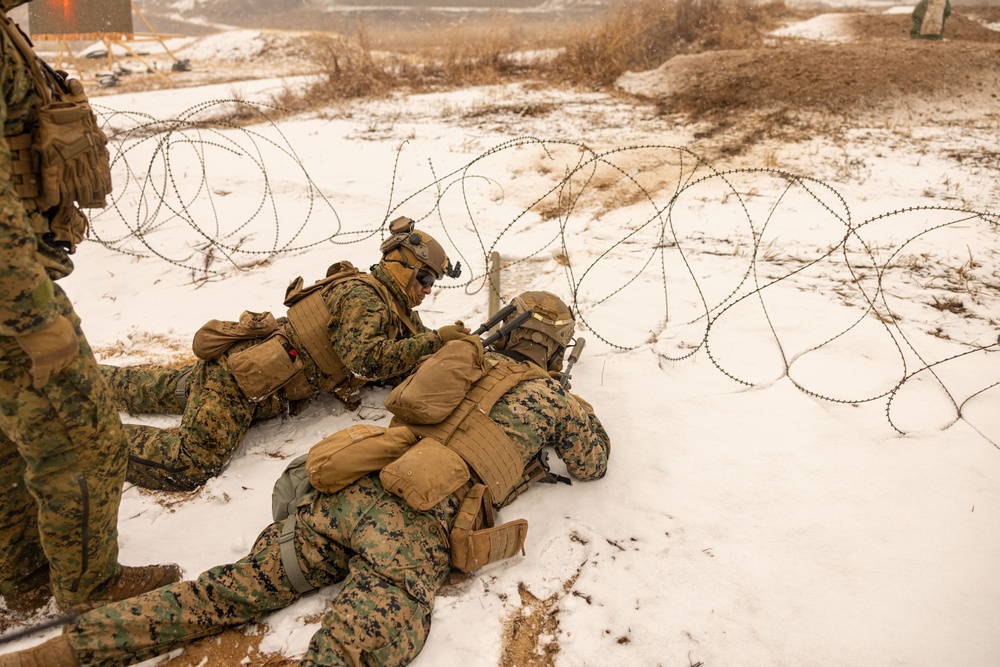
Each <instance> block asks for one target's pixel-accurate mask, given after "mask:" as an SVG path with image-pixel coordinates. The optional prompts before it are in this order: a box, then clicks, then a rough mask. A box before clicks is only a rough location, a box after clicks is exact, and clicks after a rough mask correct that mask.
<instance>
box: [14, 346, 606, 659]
mask: <svg viewBox="0 0 1000 667" xmlns="http://www.w3.org/2000/svg"><path fill="white" fill-rule="evenodd" d="M463 344H464V343H463V342H452V343H449V345H448V346H454V345H463ZM506 345H508V346H509V347H507V349H505V350H504V351H503V352H501V353H495V352H487V353H486V358H487V359H488V361H489V363H490V364H496V365H501V366H502V365H508V366H511V365H515V364H516V362H517V360H523V359H526V358H533V359H537V360H540V361H541V362H542V363H545V359H547V358H551V355H550V354H548V353H544V354H541V355H538V354H531V350H530V348H531V347H532V344H531V343H524V342H523V341H522V342H521V343H518V342H514V343H512V342H511V341H510V340H508V341H506ZM448 346H446V348H445V349H447V347H448ZM536 347H537V346H536ZM525 352H528V355H527V356H525V355H524V353H525ZM558 358H559V359H561V354H560V356H559V357H558ZM431 359H432V360H433V359H435V357H431ZM432 367H433V364H432V363H431V362H426V363H425V365H424V366H421V367H420V369H418V370H417V371H416V374H415V376H414V377H417V376H419V374H420V373H421V369H423V368H432ZM535 370H536V371H537V372H534V373H532V374H531V377H532V379H527V380H524V381H522V382H519V383H518V384H516V385H515V386H513V388H511V389H510V390H509V391H507V392H506V393H504V394H503V395H502V396H501V397H500V398H499V400H497V401H496V402H495V404H494V406H493V408H492V409H491V410H490V411H489V419H490V420H491V422H492V423H493V424H495V425H496V426H497V427H499V429H501V430H502V431H503V433H504V434H505V435H506V436H507V437H508V438H509V440H510V443H511V444H512V446H513V447H514V448H515V449H516V451H517V452H518V454H519V456H520V459H521V462H522V465H523V466H527V465H528V464H529V462H530V461H532V460H534V459H535V458H536V456H537V455H538V454H539V453H540V452H541V451H542V448H543V447H546V446H551V447H552V448H553V449H554V450H555V452H556V454H557V455H558V456H559V458H560V459H562V460H563V461H564V462H565V464H566V468H567V470H568V472H569V473H570V474H571V475H572V476H573V477H575V478H577V479H580V480H593V479H599V478H601V477H603V476H604V474H605V472H606V470H607V464H608V457H609V455H610V450H611V443H610V439H609V438H608V434H607V433H606V431H605V430H604V428H603V426H602V425H601V422H600V421H599V420H598V418H597V417H596V415H595V414H594V412H593V408H592V407H591V406H590V405H589V404H588V403H586V401H583V400H582V399H579V398H577V397H575V396H574V395H572V394H570V393H569V392H568V390H567V389H566V388H564V387H563V386H562V385H561V384H560V383H559V382H558V381H556V380H554V379H552V378H550V377H549V376H548V375H547V374H546V373H545V372H544V371H542V369H541V368H539V367H537V366H536V367H535ZM474 479H475V478H474ZM459 506H460V498H459V497H458V495H457V494H452V495H449V496H447V497H446V498H445V499H444V500H442V501H441V502H440V503H438V504H437V505H435V506H433V507H432V508H431V509H429V510H427V511H417V510H415V509H413V508H412V507H410V505H408V504H407V503H406V502H404V501H403V500H402V499H401V498H399V497H398V496H396V495H394V494H392V493H390V492H388V491H387V490H386V488H385V487H384V486H383V484H382V482H381V481H380V479H379V476H378V475H377V474H376V473H371V474H369V475H366V476H363V477H361V478H360V479H358V480H357V481H355V482H354V483H352V484H350V485H348V486H347V487H346V488H344V489H343V490H341V491H337V492H335V493H320V492H316V491H313V492H311V493H309V494H306V495H305V496H304V497H303V498H302V500H301V501H300V502H299V504H298V506H297V511H296V513H295V520H296V524H295V526H296V528H295V531H294V538H293V539H294V547H295V551H294V554H295V562H296V567H297V569H298V570H300V572H301V574H303V575H304V577H305V579H306V581H307V583H308V585H309V586H312V587H316V588H318V587H321V586H326V585H330V584H334V583H337V582H341V581H343V582H344V584H343V588H342V590H341V591H340V592H339V593H338V594H337V596H336V598H334V600H333V601H332V603H331V606H330V608H329V609H328V610H327V612H326V614H325V615H324V616H323V619H322V624H321V628H320V629H319V630H318V631H317V632H316V633H315V634H314V635H313V637H312V639H311V641H310V643H309V648H308V650H307V652H306V654H305V656H304V657H303V658H302V660H301V661H300V663H299V665H301V666H310V667H312V666H314V665H324V666H333V665H405V664H408V663H409V662H411V661H412V660H413V659H414V658H415V657H416V656H417V654H418V653H419V652H420V650H421V649H422V647H423V645H424V643H425V641H426V639H427V635H428V633H429V631H430V625H431V615H432V611H433V607H434V598H435V594H436V592H437V590H438V589H439V588H440V587H441V586H442V585H443V584H444V583H445V581H446V579H447V577H448V574H449V571H450V564H451V555H450V545H449V541H448V539H447V537H446V531H447V530H448V529H449V528H450V527H451V526H452V525H453V523H454V521H455V517H456V514H457V512H458V509H459ZM281 531H282V524H281V523H273V524H271V525H270V526H269V527H268V528H267V529H265V530H264V532H263V533H262V534H261V535H260V537H258V538H257V541H256V543H255V544H254V547H253V549H252V551H251V553H250V554H249V555H248V556H247V557H245V558H243V559H242V560H240V561H238V562H236V563H233V564H231V565H223V566H220V567H215V568H212V569H211V570H208V571H207V572H205V573H203V574H202V575H201V576H199V577H198V578H197V579H196V580H194V581H190V582H181V583H177V584H173V585H171V586H168V587H165V588H162V589H160V590H158V591H154V592H151V593H147V594H145V595H142V596H139V597H137V598H135V599H133V600H130V601H124V602H120V603H115V604H111V605H107V606H105V607H102V608H100V609H96V610H94V611H91V612H89V613H86V614H84V615H82V616H80V617H79V618H77V619H76V620H75V621H74V622H73V623H72V624H71V625H69V626H68V627H67V628H66V629H65V631H64V633H63V634H62V635H60V636H59V637H57V638H55V639H52V640H49V641H48V642H46V643H45V644H42V645H40V646H38V647H36V648H34V649H29V650H28V651H23V652H21V653H18V654H12V655H10V656H0V667H8V666H10V667H13V665H18V666H19V667H23V666H30V665H42V664H44V665H46V667H75V666H77V665H80V664H83V665H88V666H93V667H98V666H110V665H129V664H134V663H136V662H139V661H142V660H146V659H148V658H151V657H153V656H156V655H161V654H163V653H166V652H167V651H170V650H171V649H173V648H176V647H178V646H181V645H183V644H185V643H188V642H190V641H192V640H194V639H197V638H200V637H205V636H209V635H212V634H216V633H218V632H220V631H221V630H222V629H224V628H225V627H228V626H233V625H238V624H241V623H244V622H248V621H254V620H257V619H260V618H262V617H263V616H265V615H266V614H268V613H270V612H273V611H275V610H277V609H280V608H283V607H286V606H287V605H289V604H291V603H292V602H294V601H295V600H297V599H298V598H299V597H300V593H298V592H296V589H295V587H294V585H293V584H292V582H291V580H290V579H289V576H288V574H287V572H286V569H285V567H284V566H283V564H282V556H281V553H280V545H279V539H280V538H279V536H280V534H281ZM5 659H7V660H8V662H4V660H5ZM18 661H20V662H18Z"/></svg>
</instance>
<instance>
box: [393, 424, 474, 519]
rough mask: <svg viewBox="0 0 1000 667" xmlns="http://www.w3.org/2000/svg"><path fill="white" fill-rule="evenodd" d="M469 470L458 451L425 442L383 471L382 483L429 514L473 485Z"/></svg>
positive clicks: (407, 501)
mask: <svg viewBox="0 0 1000 667" xmlns="http://www.w3.org/2000/svg"><path fill="white" fill-rule="evenodd" d="M469 478H470V475H469V466H467V465H466V464H465V461H463V460H462V457H461V456H459V455H458V453H457V452H455V451H454V450H451V449H448V448H447V447H445V446H444V445H442V444H441V443H440V442H438V441H437V440H434V439H432V438H424V439H422V440H420V441H419V442H418V443H417V444H415V445H413V446H412V447H410V448H409V449H408V450H407V451H406V452H405V453H404V454H403V455H402V456H400V457H399V458H398V459H396V460H395V461H393V462H392V463H390V464H389V465H387V466H385V467H384V468H382V472H381V473H380V474H379V479H380V480H381V481H382V486H383V487H385V490H386V491H389V492H390V493H394V494H396V495H397V496H399V497H400V498H402V499H403V500H405V501H406V504H407V505H409V506H410V507H412V508H413V509H415V510H417V511H418V512H426V511H427V510H429V509H431V508H432V507H434V506H435V505H437V504H438V503H439V502H441V501H442V500H444V499H445V498H447V497H448V496H450V495H451V494H452V493H454V492H455V491H457V490H458V489H459V488H461V486H462V485H463V484H465V483H466V482H468V481H469Z"/></svg>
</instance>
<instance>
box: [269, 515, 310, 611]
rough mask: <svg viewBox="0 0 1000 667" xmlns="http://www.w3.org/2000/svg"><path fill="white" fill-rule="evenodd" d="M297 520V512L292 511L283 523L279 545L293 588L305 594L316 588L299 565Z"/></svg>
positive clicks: (282, 562)
mask: <svg viewBox="0 0 1000 667" xmlns="http://www.w3.org/2000/svg"><path fill="white" fill-rule="evenodd" d="M296 521H297V519H296V515H295V512H292V513H291V514H289V515H288V518H286V519H285V521H284V523H282V524H281V537H279V538H278V545H279V548H280V549H281V566H282V567H283V568H285V576H287V577H288V581H290V582H291V583H292V588H294V589H295V590H296V591H297V592H299V593H303V594H305V593H308V592H309V591H313V590H316V588H315V587H314V586H313V585H312V584H310V583H309V581H308V580H307V579H306V575H305V573H304V572H302V568H301V567H300V566H299V559H298V557H297V556H296V555H295V524H296Z"/></svg>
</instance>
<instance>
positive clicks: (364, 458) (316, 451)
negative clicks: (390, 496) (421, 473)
mask: <svg viewBox="0 0 1000 667" xmlns="http://www.w3.org/2000/svg"><path fill="white" fill-rule="evenodd" d="M416 441H417V438H416V436H414V435H413V434H412V433H411V432H410V430H409V429H408V428H406V427H405V426H396V427H393V428H385V427H382V426H375V425H373V424H354V425H353V426H349V427H347V428H345V429H341V430H339V431H337V432H336V433H334V434H333V435H330V436H327V437H326V438H324V439H323V440H321V441H320V442H318V443H316V444H315V445H313V447H312V449H310V450H309V457H308V460H307V462H306V473H307V474H308V476H309V481H310V482H311V483H312V485H313V486H314V487H315V488H317V489H319V490H320V491H322V492H323V493H336V492H337V491H340V490H341V489H343V488H344V487H346V486H347V485H348V484H351V483H353V482H355V481H357V480H358V479H361V478H362V477H364V476H365V475H367V474H368V473H370V472H374V471H376V470H381V469H382V468H384V467H385V466H387V465H389V464H390V463H392V462H393V461H395V460H396V459H398V458H399V457H400V456H402V455H403V454H404V453H406V451H407V450H408V449H409V448H410V446H411V445H413V443H415V442H416Z"/></svg>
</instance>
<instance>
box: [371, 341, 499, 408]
mask: <svg viewBox="0 0 1000 667" xmlns="http://www.w3.org/2000/svg"><path fill="white" fill-rule="evenodd" d="M489 369H490V366H489V362H487V361H484V360H483V357H482V352H481V351H480V350H478V349H477V348H476V347H475V346H473V345H470V344H469V343H466V342H464V341H451V342H449V343H447V344H446V345H445V346H444V347H442V348H441V349H440V350H438V351H437V352H435V353H434V354H433V355H431V356H430V357H428V358H426V359H425V360H424V361H423V363H421V365H420V367H419V368H418V369H417V371H414V373H413V374H412V375H410V376H409V377H408V378H406V379H405V380H403V382H402V383H400V384H399V385H398V386H397V387H396V388H395V389H393V390H392V391H391V392H390V393H389V396H387V397H386V399H385V407H386V409H388V410H389V411H390V412H391V413H392V414H394V415H396V416H397V417H399V418H400V419H402V420H404V421H406V422H409V423H410V424H437V423H439V422H441V421H443V420H444V419H445V417H447V416H448V415H450V414H451V413H452V412H453V411H454V410H455V408H456V407H458V404H459V403H461V402H462V399H463V398H465V396H466V394H468V393H469V388H470V387H472V385H473V383H475V382H476V381H477V380H479V379H480V378H481V377H483V376H484V375H486V373H487V372H488V371H489Z"/></svg>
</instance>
